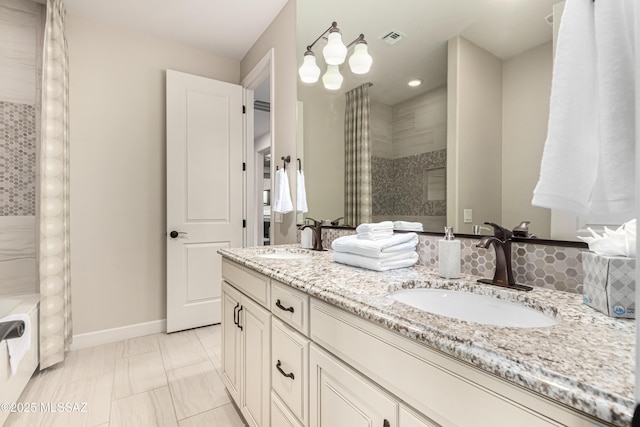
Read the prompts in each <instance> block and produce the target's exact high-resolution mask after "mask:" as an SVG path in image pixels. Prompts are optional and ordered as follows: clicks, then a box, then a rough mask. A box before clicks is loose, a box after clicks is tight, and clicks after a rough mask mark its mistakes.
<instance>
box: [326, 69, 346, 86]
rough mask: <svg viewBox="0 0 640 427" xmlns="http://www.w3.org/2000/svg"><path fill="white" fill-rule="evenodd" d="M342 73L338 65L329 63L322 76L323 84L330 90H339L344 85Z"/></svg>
mask: <svg viewBox="0 0 640 427" xmlns="http://www.w3.org/2000/svg"><path fill="white" fill-rule="evenodd" d="M342 80H344V79H343V77H342V74H340V70H338V66H337V65H328V66H327V72H326V73H324V76H322V84H324V87H325V88H326V89H328V90H338V89H340V87H341V86H342Z"/></svg>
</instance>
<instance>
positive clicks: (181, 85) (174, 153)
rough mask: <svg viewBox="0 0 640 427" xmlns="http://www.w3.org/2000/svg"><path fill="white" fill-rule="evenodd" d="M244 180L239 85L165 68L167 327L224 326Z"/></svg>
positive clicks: (239, 236)
mask: <svg viewBox="0 0 640 427" xmlns="http://www.w3.org/2000/svg"><path fill="white" fill-rule="evenodd" d="M242 179H243V172H242V88H241V87H240V86H238V85H234V84H231V83H226V82H220V81H216V80H211V79H206V78H203V77H198V76H193V75H190V74H185V73H180V72H177V71H172V70H167V332H175V331H180V330H184V329H189V328H194V327H198V326H204V325H211V324H214V323H220V294H221V292H220V284H221V282H222V273H221V263H222V260H221V256H220V255H219V254H218V253H217V251H218V249H220V248H230V247H240V246H242Z"/></svg>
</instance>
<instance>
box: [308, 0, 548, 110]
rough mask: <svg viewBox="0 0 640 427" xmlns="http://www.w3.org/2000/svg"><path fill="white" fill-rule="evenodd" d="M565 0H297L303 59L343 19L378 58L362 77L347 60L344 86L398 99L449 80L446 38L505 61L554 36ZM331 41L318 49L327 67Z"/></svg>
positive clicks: (347, 35)
mask: <svg viewBox="0 0 640 427" xmlns="http://www.w3.org/2000/svg"><path fill="white" fill-rule="evenodd" d="M559 1H560V0H446V1H445V0H394V1H393V2H389V1H381V0H348V1H344V0H323V1H322V3H318V2H317V1H315V0H298V3H297V15H298V18H297V19H298V22H297V25H298V52H297V54H298V63H299V64H301V63H302V55H303V54H304V51H305V47H306V46H307V45H308V44H310V43H312V42H313V40H315V39H316V38H317V37H318V36H319V35H320V34H321V33H322V32H323V31H324V30H326V29H327V28H329V26H330V25H331V22H332V21H336V22H337V23H338V27H339V28H340V29H341V31H342V36H343V41H344V42H345V44H348V43H350V42H351V41H353V40H354V39H355V38H356V37H357V36H358V35H359V34H360V33H363V34H364V35H365V38H366V40H367V43H368V46H369V53H370V54H371V56H372V57H373V66H372V69H371V71H370V72H369V73H368V74H367V75H366V76H363V77H355V76H354V75H353V74H352V73H351V72H350V71H349V70H348V65H347V64H346V63H345V64H343V65H341V66H340V67H341V68H340V70H341V73H342V74H343V76H344V77H345V81H344V83H343V86H342V88H343V90H349V89H352V88H354V87H356V86H358V85H360V84H362V83H364V82H371V83H373V88H372V89H371V91H370V95H371V97H372V99H374V100H376V101H378V102H382V103H384V104H387V105H395V104H396V103H398V102H401V101H403V100H406V99H408V98H411V97H414V96H416V95H417V94H419V93H422V92H425V91H427V90H430V89H434V88H436V87H440V86H443V85H444V84H445V83H446V78H447V40H449V39H451V38H452V37H454V36H456V35H462V36H463V37H465V38H467V39H468V40H470V41H472V42H473V43H475V44H477V45H479V46H480V47H482V48H484V49H486V50H488V51H490V52H492V53H493V54H494V55H496V56H497V57H499V58H501V59H507V58H509V57H511V56H513V55H516V54H518V53H521V52H524V51H526V50H528V49H531V48H533V47H536V46H539V45H541V44H543V43H545V42H549V41H551V39H552V36H553V32H552V27H551V26H550V25H549V24H548V23H547V22H546V20H545V17H547V16H548V15H550V14H551V13H552V9H553V4H555V3H558V2H559ZM319 4H321V6H319ZM392 30H393V31H396V32H399V33H402V34H403V38H402V40H401V41H400V42H398V43H396V44H395V45H393V46H389V45H387V44H385V43H384V42H383V41H382V40H380V39H379V38H380V37H381V36H383V35H385V34H387V33H388V32H389V31H392ZM324 44H325V43H324V41H320V42H318V43H317V44H316V46H315V47H314V51H315V53H316V58H318V65H319V66H320V68H321V69H322V70H323V72H324V70H325V68H326V67H325V65H324V61H323V59H322V54H321V52H322V48H323V47H324ZM349 53H351V50H350V52H349ZM411 78H420V79H422V80H423V81H424V83H423V85H422V86H420V87H419V88H409V87H408V86H407V84H406V83H407V81H409V79H411Z"/></svg>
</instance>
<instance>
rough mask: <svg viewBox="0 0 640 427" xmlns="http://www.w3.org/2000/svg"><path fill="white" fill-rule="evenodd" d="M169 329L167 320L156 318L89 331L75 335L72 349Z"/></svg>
mask: <svg viewBox="0 0 640 427" xmlns="http://www.w3.org/2000/svg"><path fill="white" fill-rule="evenodd" d="M166 331H167V320H166V319H161V320H154V321H152V322H144V323H136V324H134V325H127V326H121V327H119V328H112V329H103V330H101V331H95V332H87V333H85V334H78V335H74V336H73V343H72V344H71V350H79V349H82V348H87V347H93V346H96V345H102V344H109V343H112V342H116V341H122V340H126V339H129V338H137V337H143V336H145V335H151V334H159V333H161V332H166Z"/></svg>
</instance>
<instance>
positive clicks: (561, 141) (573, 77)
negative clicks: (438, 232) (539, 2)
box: [532, 0, 635, 223]
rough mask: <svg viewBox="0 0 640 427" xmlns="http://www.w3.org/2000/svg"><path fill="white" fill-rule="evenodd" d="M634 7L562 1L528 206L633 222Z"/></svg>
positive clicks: (629, 2)
mask: <svg viewBox="0 0 640 427" xmlns="http://www.w3.org/2000/svg"><path fill="white" fill-rule="evenodd" d="M633 2H634V0H620V1H596V2H593V1H584V0H567V2H566V6H565V10H564V13H563V16H562V21H561V24H560V32H559V35H558V44H557V48H556V58H555V62H554V69H553V81H552V86H551V102H550V112H549V126H548V133H547V140H546V143H545V148H544V153H543V157H542V165H541V169H540V180H539V181H538V184H537V186H536V188H535V190H534V196H533V200H532V204H533V205H534V206H540V207H546V208H551V209H558V210H563V211H568V212H571V213H574V214H576V215H578V216H580V217H583V218H586V219H588V220H589V221H592V222H605V223H616V222H620V223H621V222H624V221H626V220H628V219H629V218H631V217H633V216H635V212H634V206H635V175H634V173H635V172H634V168H635V166H634V161H635V139H634V138H635V125H634V123H635V110H634V96H635V94H634V84H635V81H634V62H633V61H634V53H633V50H634V39H633V25H632V20H633V13H632V11H633Z"/></svg>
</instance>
